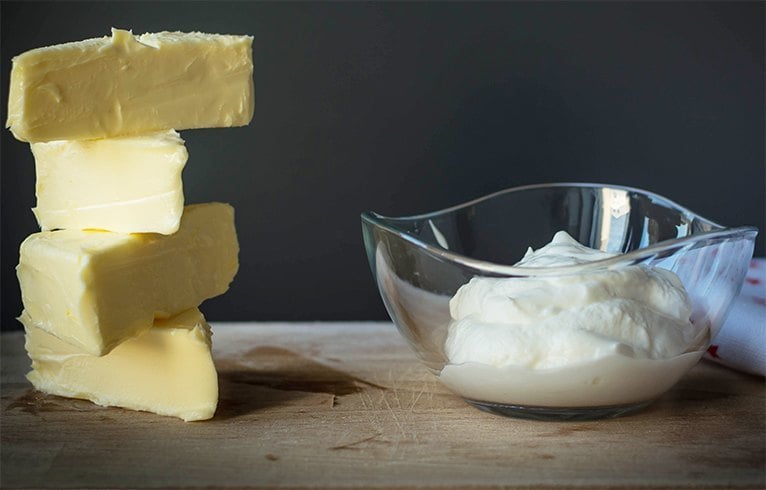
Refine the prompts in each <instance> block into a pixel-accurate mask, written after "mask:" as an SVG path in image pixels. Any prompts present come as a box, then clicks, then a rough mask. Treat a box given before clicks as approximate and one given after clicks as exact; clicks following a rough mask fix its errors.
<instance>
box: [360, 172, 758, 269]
mask: <svg viewBox="0 0 766 490" xmlns="http://www.w3.org/2000/svg"><path fill="white" fill-rule="evenodd" d="M555 187H572V188H609V189H617V190H623V191H627V192H632V193H639V194H643V195H645V196H648V197H650V198H653V199H657V200H661V201H664V204H665V205H669V206H672V207H673V208H675V209H676V210H678V211H679V212H681V213H684V214H686V215H688V216H690V217H691V218H694V219H698V220H700V221H703V222H705V223H706V224H708V225H709V226H711V227H712V228H713V229H712V230H710V231H703V232H700V233H695V234H693V235H690V236H687V237H683V238H674V239H671V240H664V241H662V242H657V243H655V244H652V245H649V246H648V247H644V248H639V249H636V250H632V251H630V252H627V253H624V254H618V255H616V256H613V257H608V258H604V259H600V260H594V261H592V262H588V263H585V264H575V265H567V266H558V267H529V266H526V267H519V266H513V265H507V264H498V263H495V262H490V261H486V260H480V259H474V258H471V257H467V256H465V255H462V254H459V253H457V252H453V251H451V250H447V249H444V248H441V247H439V246H436V245H434V244H431V243H426V242H424V241H423V240H420V239H419V238H417V237H414V236H412V235H410V234H408V233H406V232H404V231H402V230H400V229H397V228H396V227H394V226H391V225H390V224H388V222H391V221H413V220H424V219H429V218H432V217H434V216H439V215H443V214H447V213H451V212H454V211H457V210H459V209H462V208H467V207H469V206H473V205H476V204H478V203H480V202H483V201H488V200H490V199H493V198H495V197H498V196H501V195H503V194H509V193H512V192H520V191H527V190H535V189H542V188H555ZM361 219H362V222H363V223H367V224H370V225H373V226H377V227H380V228H383V229H385V230H386V231H388V232H390V233H393V234H395V235H397V236H399V237H400V238H402V239H403V240H405V241H407V242H409V243H411V244H413V245H415V246H416V247H418V248H420V249H423V250H424V251H426V252H427V253H429V254H431V255H434V256H437V257H439V258H441V259H443V260H445V261H449V262H454V263H457V264H460V265H461V266H464V267H467V268H470V269H474V270H475V271H477V272H481V273H484V274H490V275H508V276H530V275H558V274H562V275H563V274H573V273H581V272H583V271H586V270H592V269H613V268H617V267H623V266H625V265H634V264H639V263H642V262H645V261H647V260H649V259H651V258H654V257H656V256H658V255H663V256H665V255H670V254H673V253H675V252H677V251H678V250H680V249H682V248H686V247H690V246H691V245H692V244H694V243H698V242H700V241H706V242H711V241H712V242H719V241H724V240H729V239H735V238H748V237H749V238H750V239H751V240H753V241H754V239H755V236H756V235H757V234H758V229H757V228H756V227H754V226H739V227H735V228H727V227H725V226H723V225H720V224H718V223H716V222H714V221H711V220H709V219H707V218H705V217H704V216H701V215H699V214H698V213H695V212H693V211H691V210H689V209H688V208H686V207H684V206H681V205H680V204H678V203H676V202H675V201H673V200H671V199H668V198H667V197H665V196H662V195H660V194H657V193H654V192H650V191H646V190H644V189H640V188H637V187H630V186H624V185H617V184H602V183H595V182H553V183H542V184H531V185H523V186H516V187H508V188H506V189H502V190H499V191H496V192H492V193H490V194H486V195H484V196H481V197H478V198H475V199H471V200H469V201H466V202H463V203H460V204H456V205H453V206H449V207H447V208H443V209H439V210H436V211H430V212H427V213H421V214H414V215H409V216H396V217H390V216H383V215H381V214H378V213H375V212H372V211H364V212H362V213H361Z"/></svg>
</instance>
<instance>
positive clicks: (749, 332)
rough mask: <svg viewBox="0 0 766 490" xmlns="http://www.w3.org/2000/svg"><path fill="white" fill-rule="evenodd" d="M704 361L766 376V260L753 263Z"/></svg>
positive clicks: (757, 260) (751, 262)
mask: <svg viewBox="0 0 766 490" xmlns="http://www.w3.org/2000/svg"><path fill="white" fill-rule="evenodd" d="M705 357H706V358H707V359H711V360H713V361H716V362H719V363H721V364H723V365H725V366H728V367H731V368H734V369H738V370H740V371H745V372H748V373H752V374H759V375H761V376H766V259H753V260H752V261H750V269H749V270H748V271H747V277H746V278H745V283H744V284H743V285H742V292H741V293H740V294H739V297H737V299H736V300H735V301H734V305H733V306H732V308H731V311H730V312H729V316H728V317H727V318H726V322H725V323H724V324H723V327H721V331H720V332H719V333H718V335H717V336H716V337H715V338H714V339H713V343H712V344H711V345H710V348H709V349H708V351H707V353H705Z"/></svg>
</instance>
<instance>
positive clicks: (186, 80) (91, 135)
mask: <svg viewBox="0 0 766 490" xmlns="http://www.w3.org/2000/svg"><path fill="white" fill-rule="evenodd" d="M252 41H253V38H252V36H232V35H221V34H203V33H198V32H195V33H181V32H160V33H152V34H142V35H140V36H134V35H133V34H132V33H131V32H129V31H125V30H119V29H112V36H111V37H103V38H96V39H87V40H85V41H79V42H71V43H66V44H59V45H55V46H49V47H44V48H38V49H32V50H30V51H27V52H25V53H23V54H21V55H19V56H16V57H15V58H13V67H12V70H11V80H10V86H9V87H10V88H9V95H8V120H7V127H9V128H10V129H11V131H12V132H13V134H14V136H15V137H16V138H17V139H19V140H21V141H28V142H39V141H51V140H80V139H97V138H107V137H114V136H120V135H125V134H138V133H146V132H152V131H160V130H166V129H171V128H172V129H176V130H181V129H189V128H212V127H229V126H244V125H246V124H248V123H249V122H250V120H251V119H252V117H253V108H254V85H253V57H252Z"/></svg>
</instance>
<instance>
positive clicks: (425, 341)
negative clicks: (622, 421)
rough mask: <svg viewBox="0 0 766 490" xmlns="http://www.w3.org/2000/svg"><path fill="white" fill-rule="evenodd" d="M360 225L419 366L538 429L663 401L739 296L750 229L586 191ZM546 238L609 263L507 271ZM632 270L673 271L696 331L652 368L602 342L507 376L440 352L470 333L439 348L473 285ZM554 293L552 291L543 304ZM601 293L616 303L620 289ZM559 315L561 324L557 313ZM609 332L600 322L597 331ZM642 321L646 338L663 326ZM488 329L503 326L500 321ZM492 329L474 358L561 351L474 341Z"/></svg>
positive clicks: (551, 339) (517, 367) (504, 195)
mask: <svg viewBox="0 0 766 490" xmlns="http://www.w3.org/2000/svg"><path fill="white" fill-rule="evenodd" d="M361 218H362V230H363V236H364V243H365V248H366V251H367V257H368V260H369V263H370V268H371V269H372V273H373V275H374V277H375V281H376V283H377V285H378V288H379V290H380V295H381V296H382V298H383V302H384V303H385V306H386V309H387V310H388V313H389V315H390V316H391V318H392V320H393V321H394V323H395V324H396V326H397V328H398V330H399V332H400V333H401V334H402V335H403V336H404V338H405V339H406V340H407V342H408V343H409V345H410V346H411V347H412V349H413V350H414V352H415V353H416V355H417V356H418V357H419V358H420V360H422V362H423V363H424V364H425V366H426V367H427V368H428V369H429V370H430V371H431V372H432V373H433V374H435V375H436V376H437V377H438V378H439V379H440V381H441V382H442V383H443V384H444V385H445V386H447V388H449V389H450V390H451V391H452V392H454V393H456V394H457V395H459V396H461V397H463V398H464V399H465V400H466V401H467V402H469V403H470V404H472V405H474V406H476V407H478V408H480V409H483V410H486V411H490V412H493V413H497V414H502V415H509V416H515V417H522V418H533V419H544V420H587V419H595V418H603V417H613V416H618V415H623V414H626V413H631V412H634V411H637V410H640V409H641V408H643V407H645V406H647V405H648V404H649V403H651V402H652V401H653V400H655V399H656V398H658V397H659V396H660V395H662V394H663V393H664V392H665V391H667V390H668V389H670V387H672V386H673V385H674V384H675V383H676V382H677V381H678V380H679V379H680V378H681V377H682V376H683V375H684V374H685V373H686V372H687V371H688V370H689V369H690V368H691V367H692V366H693V365H694V364H696V363H697V361H698V360H699V359H700V357H701V356H702V354H703V353H704V351H705V350H706V349H707V347H708V346H709V344H710V341H711V340H712V339H713V338H714V337H715V335H716V333H717V332H718V330H719V329H720V328H721V325H722V324H723V321H724V319H725V317H726V315H727V312H728V310H729V307H730V306H731V304H732V301H733V300H734V298H735V297H736V296H737V295H738V294H739V290H740V288H741V286H742V282H743V280H744V277H745V273H746V271H747V267H748V264H749V259H750V258H751V256H752V253H753V247H754V240H755V236H756V234H757V230H756V229H755V228H752V227H740V228H725V227H723V226H720V225H718V224H716V223H713V222H712V221H710V220H707V219H705V218H703V217H701V216H699V215H696V214H694V213H692V212H691V211H689V210H687V209H685V208H683V207H681V206H679V205H678V204H676V203H674V202H672V201H670V200H669V199H666V198H664V197H662V196H659V195H657V194H652V193H650V192H646V191H643V190H639V189H633V188H629V187H622V186H613V185H600V184H590V183H564V184H544V185H532V186H525V187H517V188H512V189H507V190H504V191H500V192H497V193H494V194H491V195H488V196H485V197H482V198H480V199H476V200H473V201H470V202H467V203H465V204H461V205H458V206H454V207H451V208H448V209H444V210H441V211H436V212H432V213H427V214H421V215H417V216H408V217H397V218H392V217H385V216H380V215H378V214H375V213H372V212H365V213H362V215H361ZM559 230H563V231H566V232H567V233H569V235H571V236H572V237H573V238H574V239H575V240H577V241H578V242H579V243H581V244H582V245H585V246H587V247H590V248H594V249H598V250H601V251H605V252H610V253H613V254H616V255H614V256H613V257H610V258H606V259H601V260H597V261H593V262H588V263H583V264H579V265H568V266H557V267H528V266H526V267H524V266H514V264H516V263H517V262H518V261H519V260H520V259H521V258H522V257H523V256H524V254H525V252H526V251H527V249H528V247H532V248H534V249H538V248H540V247H542V246H543V245H545V244H546V243H548V242H549V241H550V240H551V238H552V237H553V235H554V234H555V233H556V232H558V231H559ZM637 267H641V268H644V269H650V270H651V269H666V270H669V271H672V273H673V274H675V276H677V278H678V279H679V280H680V284H682V287H681V286H679V287H681V289H683V290H685V292H686V294H687V295H688V300H687V302H688V306H690V307H691V308H690V312H689V314H688V315H687V317H688V320H687V324H688V325H690V327H689V328H692V329H694V331H695V332H696V333H695V335H694V341H693V342H691V343H689V345H685V346H684V349H683V351H682V352H676V353H675V354H674V355H672V356H670V357H661V356H660V357H657V356H654V357H653V356H648V355H646V354H641V353H640V352H639V353H637V352H638V351H635V350H632V349H631V348H630V347H629V346H626V345H623V343H622V342H621V341H615V342H613V345H612V350H611V351H609V352H607V354H605V355H604V356H602V357H598V356H596V357H593V356H591V357H587V356H586V357H587V359H586V358H583V359H579V358H578V357H577V355H576V354H575V355H573V356H570V357H568V358H565V359H564V360H563V361H561V362H560V363H558V364H556V363H554V365H555V366H554V367H546V365H545V363H542V364H538V365H529V364H523V363H521V364H515V362H514V357H513V355H510V354H509V355H507V356H506V360H505V361H504V363H500V364H498V363H497V362H495V361H489V360H487V361H485V360H483V358H480V359H478V360H476V359H472V358H470V356H469V360H468V361H466V360H465V356H463V357H460V359H456V360H455V361H454V362H452V361H451V360H450V355H449V353H450V352H454V351H455V349H456V347H455V346H454V345H453V346H452V351H450V348H449V346H448V345H447V342H448V340H449V342H452V343H453V344H454V342H459V341H460V339H461V338H462V339H465V338H470V335H471V333H470V332H469V334H468V337H466V336H465V335H463V336H462V337H461V336H460V335H457V334H455V335H453V338H450V332H451V329H452V328H458V327H457V326H456V324H457V323H458V322H457V320H456V319H455V318H453V317H452V315H451V312H450V303H451V300H453V297H455V295H456V293H458V290H460V289H461V288H462V287H463V286H464V285H467V284H468V283H469V282H470V281H471V280H472V279H474V278H476V281H485V280H486V279H487V278H494V279H497V280H503V281H509V280H512V281H519V280H521V281H525V280H526V281H532V280H536V281H538V282H539V281H543V282H544V281H554V282H555V281H556V280H563V281H564V282H566V281H569V282H572V281H571V279H572V276H574V277H575V279H574V281H575V282H577V283H578V284H582V281H587V280H589V278H592V277H595V276H594V274H595V275H598V274H607V273H610V274H611V273H617V274H620V273H625V271H626V270H630V269H629V268H633V270H635V268H637ZM671 275H672V274H671ZM599 277H600V276H599ZM546 284H547V283H546ZM638 287H641V286H640V285H639V286H638ZM557 294H558V291H557V290H555V289H554V292H553V293H552V294H551V303H552V304H553V303H556V301H554V299H555V297H557ZM561 294H569V293H566V292H562V293H561ZM614 294H615V295H616V296H617V297H619V296H620V294H621V293H620V290H619V289H618V290H616V292H615V293H614ZM455 301H457V300H455ZM453 303H454V301H453ZM453 306H455V305H453ZM537 306H538V307H539V308H545V307H546V305H545V304H543V305H537ZM562 313H564V314H568V312H567V311H566V308H564V311H563V312H562ZM610 322H611V321H610V320H609V319H608V318H606V319H604V322H603V324H604V325H606V324H608V323H610ZM655 323H657V324H658V325H655V326H654V327H653V328H656V329H659V330H655V332H659V334H661V335H658V338H659V337H661V336H662V335H664V334H665V333H668V334H672V332H670V331H669V330H668V329H671V328H675V327H673V326H672V325H670V324H667V325H665V324H659V323H662V322H655ZM606 326H608V325H606ZM490 327H491V328H501V329H508V328H515V327H514V325H513V324H511V323H509V324H503V323H502V322H501V323H500V325H495V326H492V325H491V326H490ZM490 327H487V328H490ZM461 328H472V326H471V325H469V326H468V327H465V326H464V327H461ZM491 328H490V330H486V329H485V330H482V332H484V333H482V334H481V335H484V337H481V338H480V339H479V341H477V340H476V339H475V338H474V339H473V341H474V343H475V342H480V344H477V345H478V347H477V346H474V347H476V349H477V350H488V351H491V352H490V353H491V354H492V353H494V354H499V355H500V357H502V356H503V354H504V352H503V351H504V350H505V351H507V352H508V353H516V354H518V355H520V356H522V357H523V356H525V355H526V354H527V353H528V352H527V351H531V350H533V349H534V348H537V347H534V346H533V345H532V344H533V343H534V345H536V346H539V345H543V346H546V345H548V343H550V344H552V345H556V343H557V342H558V345H563V350H566V345H565V343H564V344H562V340H561V339H558V336H559V332H557V330H556V329H557V328H558V325H557V324H554V325H553V327H551V326H550V325H548V326H547V327H546V328H545V329H541V330H540V331H539V333H537V331H536V330H532V331H531V332H532V334H531V337H535V336H537V338H534V339H532V338H531V337H530V335H529V334H527V337H524V336H523V335H519V336H517V337H516V338H515V340H513V342H512V343H510V344H509V342H510V341H509V340H508V339H507V338H504V339H500V338H497V341H495V340H494V339H495V338H494V337H492V335H491V334H486V332H487V331H490V332H491V331H492V330H491ZM476 332H479V331H478V330H476ZM463 333H465V332H463ZM477 335H479V334H477ZM597 337H598V335H597V336H596V337H594V339H596V340H598V341H600V338H597ZM650 337H651V335H650ZM511 338H512V339H513V337H511ZM525 338H527V339H529V340H528V344H529V345H527V343H526V342H527V341H525V340H524V339H525ZM450 339H451V340H450ZM456 339H457V340H456ZM557 339H558V340H557ZM645 340H646V339H645ZM647 341H648V342H649V343H651V342H653V341H655V342H659V340H655V339H652V338H649V339H648V340H647ZM541 342H542V344H541ZM546 348H548V349H549V350H548V351H547V352H548V355H549V356H550V355H554V356H555V355H557V353H558V352H559V351H558V350H557V347H546ZM535 352H537V351H535ZM494 354H493V355H494ZM490 357H491V356H490ZM565 357H566V356H565ZM562 363H563V364H562ZM540 366H542V367H540Z"/></svg>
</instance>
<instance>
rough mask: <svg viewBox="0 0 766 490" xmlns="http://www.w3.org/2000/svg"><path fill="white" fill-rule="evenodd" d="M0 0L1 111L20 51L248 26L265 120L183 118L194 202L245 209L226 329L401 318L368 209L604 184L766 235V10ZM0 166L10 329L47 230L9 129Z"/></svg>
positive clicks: (418, 208)
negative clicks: (22, 257) (377, 281)
mask: <svg viewBox="0 0 766 490" xmlns="http://www.w3.org/2000/svg"><path fill="white" fill-rule="evenodd" d="M0 5H1V7H0V9H1V11H0V17H1V19H2V21H1V22H2V26H1V29H2V30H1V32H0V36H1V45H0V48H1V50H2V56H1V58H2V60H1V61H2V77H1V78H2V101H3V102H2V119H3V121H5V118H6V115H7V106H6V101H7V96H8V86H7V81H8V78H9V70H10V66H11V62H10V60H11V57H12V56H14V55H16V54H19V53H21V52H23V51H25V50H28V49H31V48H36V47H40V46H45V45H50V44H57V43H62V42H67V41H76V40H81V39H85V38H90V37H100V36H104V35H108V34H109V28H110V27H112V26H115V27H121V28H128V29H133V31H134V32H135V33H137V34H138V33H143V32H151V31H160V30H181V31H190V30H200V31H205V32H219V33H227V34H252V35H254V36H255V42H254V53H253V54H254V60H255V84H256V114H255V119H254V121H253V123H252V124H251V125H250V126H249V127H246V128H236V129H226V130H223V129H211V130H197V131H185V132H182V137H183V138H184V139H185V140H186V142H187V147H188V150H189V153H190V158H189V162H188V164H187V167H186V170H185V171H184V185H185V192H186V200H187V202H205V201H212V200H218V201H228V202H230V203H232V204H233V205H234V206H235V208H236V210H237V227H238V232H239V238H240V244H241V247H242V252H241V255H240V261H241V268H240V271H239V275H238V276H237V278H236V280H235V282H234V284H233V285H232V288H231V290H230V291H229V292H228V293H227V294H226V295H224V296H222V297H219V298H216V299H213V300H209V301H208V302H206V303H205V305H204V306H203V311H204V312H205V313H206V315H207V316H208V318H209V319H210V320H213V321H220V320H362V319H385V318H387V317H386V313H385V310H384V309H383V307H382V303H381V300H380V298H379V296H378V294H377V291H376V289H375V286H374V283H373V281H372V278H371V274H370V271H369V269H368V266H367V263H366V258H365V254H364V252H363V245H362V239H361V232H360V224H359V213H360V212H361V211H363V210H367V209H370V210H374V211H377V212H380V213H382V214H387V215H403V214H415V213H420V212H425V211H431V210H436V209H439V208H442V207H446V206H449V205H453V204H457V203H460V202H462V201H465V200H468V199H471V198H475V197H479V196H481V195H483V194H486V193H489V192H492V191H496V190H499V189H503V188H506V187H510V186H518V185H523V184H530V183H539V182H552V181H596V182H606V183H614V184H624V185H630V186H634V187H640V188H644V189H647V190H651V191H654V192H657V193H659V194H662V195H665V196H666V197H669V198H671V199H673V200H675V201H676V202H679V203H681V204H683V205H685V206H686V207H688V208H690V209H692V210H694V211H696V212H698V213H700V214H702V215H703V216H705V217H708V218H710V219H713V220H714V221H718V222H720V223H722V224H726V225H743V224H748V225H755V226H757V227H759V228H760V229H761V230H764V228H766V219H765V218H764V208H765V207H766V204H765V203H764V195H765V194H766V190H765V189H766V175H765V168H766V166H765V164H764V3H762V2H752V3H740V2H729V3H697V2H681V3H669V2H661V3H645V2H641V3H612V2H609V3H606V2H604V3H602V2H594V3H578V2H532V3H518V2H513V3H501V2H494V3H429V2H420V3H321V2H310V3H251V2H233V3H224V2H215V3H206V2H140V3H139V2H95V3H86V2H54V3H45V2H20V3H16V2H5V1H3V2H2V4H0ZM1 158H2V160H1V163H2V328H4V329H7V328H16V322H15V321H14V320H13V318H14V317H15V316H16V315H18V313H19V312H20V310H21V303H20V299H19V291H18V285H17V283H16V278H15V272H14V267H15V265H16V262H17V260H18V245H19V244H20V243H21V241H22V240H23V238H24V237H25V236H26V235H28V234H30V233H33V232H34V231H36V222H35V220H34V216H33V215H32V212H31V211H30V208H31V207H33V206H34V199H35V198H34V161H33V159H32V155H31V153H30V151H29V148H28V145H26V144H24V143H21V142H18V141H16V140H14V139H13V138H12V136H11V134H10V132H8V131H2V156H1ZM756 253H757V254H759V255H763V254H764V239H763V235H761V236H760V237H759V241H758V248H757V250H756Z"/></svg>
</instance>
